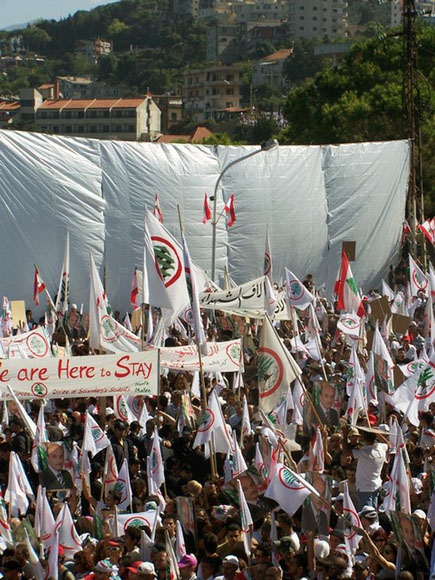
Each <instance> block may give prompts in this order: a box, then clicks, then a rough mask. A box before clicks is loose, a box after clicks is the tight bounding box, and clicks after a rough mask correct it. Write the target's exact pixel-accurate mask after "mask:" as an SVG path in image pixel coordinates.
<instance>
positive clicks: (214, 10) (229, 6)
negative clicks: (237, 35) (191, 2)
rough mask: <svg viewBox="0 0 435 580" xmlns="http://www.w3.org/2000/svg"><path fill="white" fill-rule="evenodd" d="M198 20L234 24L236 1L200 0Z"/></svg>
mask: <svg viewBox="0 0 435 580" xmlns="http://www.w3.org/2000/svg"><path fill="white" fill-rule="evenodd" d="M198 20H199V21H204V22H216V23H219V24H232V23H233V20H235V16H234V2H230V1H228V0H199V6H198Z"/></svg>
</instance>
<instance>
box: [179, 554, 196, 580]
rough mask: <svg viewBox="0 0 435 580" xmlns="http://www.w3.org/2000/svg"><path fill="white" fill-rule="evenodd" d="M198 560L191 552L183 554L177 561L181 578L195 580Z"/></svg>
mask: <svg viewBox="0 0 435 580" xmlns="http://www.w3.org/2000/svg"><path fill="white" fill-rule="evenodd" d="M197 565H198V561H197V559H196V558H195V556H194V555H193V554H185V555H184V556H183V557H182V558H181V560H180V561H179V562H178V568H179V570H180V575H181V579H182V580H197V576H196V567H197Z"/></svg>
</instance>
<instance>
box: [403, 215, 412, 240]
mask: <svg viewBox="0 0 435 580" xmlns="http://www.w3.org/2000/svg"><path fill="white" fill-rule="evenodd" d="M410 231H411V228H410V226H409V223H408V222H407V221H406V220H404V221H403V222H402V244H404V243H405V240H406V236H407V235H408V234H409V232H410Z"/></svg>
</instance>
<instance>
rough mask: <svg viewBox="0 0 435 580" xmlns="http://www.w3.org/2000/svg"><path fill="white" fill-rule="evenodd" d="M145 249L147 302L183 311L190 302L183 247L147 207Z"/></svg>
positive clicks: (171, 309)
mask: <svg viewBox="0 0 435 580" xmlns="http://www.w3.org/2000/svg"><path fill="white" fill-rule="evenodd" d="M145 250H146V260H145V261H146V264H145V266H146V278H147V281H148V292H149V296H148V303H149V304H151V305H152V306H158V307H160V308H167V309H168V310H170V311H171V312H172V313H173V314H176V313H178V312H180V311H181V310H182V309H183V308H184V307H185V306H186V305H187V304H189V294H188V291H187V284H186V279H185V276H184V263H183V251H182V249H181V247H180V245H179V243H178V242H177V241H176V240H175V238H174V237H173V236H172V235H171V234H170V233H169V232H168V230H167V229H166V228H165V227H164V226H163V225H162V224H161V223H160V222H159V221H158V220H157V219H156V218H155V217H154V216H153V214H152V213H151V212H150V211H149V210H148V209H146V210H145ZM144 279H145V276H144ZM144 287H145V283H144Z"/></svg>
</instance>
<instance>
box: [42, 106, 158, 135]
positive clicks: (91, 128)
mask: <svg viewBox="0 0 435 580" xmlns="http://www.w3.org/2000/svg"><path fill="white" fill-rule="evenodd" d="M160 116H161V113H160V109H159V108H158V106H157V105H156V104H155V103H154V101H153V99H152V98H151V97H144V98H139V99H56V100H47V101H44V102H43V103H42V104H41V105H40V106H39V107H38V108H37V111H36V116H35V123H36V125H37V126H38V127H39V128H40V129H41V131H44V132H46V133H52V134H54V135H70V136H72V135H79V136H81V137H94V138H98V139H122V140H124V141H142V140H147V139H148V140H153V139H155V138H156V137H157V136H158V135H159V134H160Z"/></svg>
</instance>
